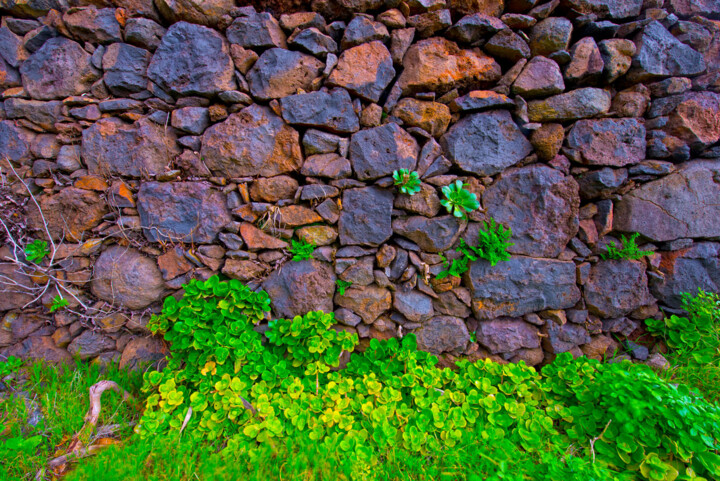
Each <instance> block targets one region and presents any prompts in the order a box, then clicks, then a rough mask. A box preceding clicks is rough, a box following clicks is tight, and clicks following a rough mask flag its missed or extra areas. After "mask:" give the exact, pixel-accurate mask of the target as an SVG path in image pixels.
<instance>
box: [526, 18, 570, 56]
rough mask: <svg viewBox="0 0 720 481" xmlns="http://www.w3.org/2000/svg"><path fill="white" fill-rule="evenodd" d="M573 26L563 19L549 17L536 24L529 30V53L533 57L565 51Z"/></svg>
mask: <svg viewBox="0 0 720 481" xmlns="http://www.w3.org/2000/svg"><path fill="white" fill-rule="evenodd" d="M572 31H573V25H572V22H571V21H570V20H568V19H567V18H563V17H549V18H546V19H544V20H541V21H539V22H538V23H536V24H535V25H534V26H533V28H532V30H530V51H531V52H532V54H533V56H536V55H546V56H547V55H550V54H552V53H554V52H558V51H560V50H567V49H568V45H569V44H570V37H571V35H572Z"/></svg>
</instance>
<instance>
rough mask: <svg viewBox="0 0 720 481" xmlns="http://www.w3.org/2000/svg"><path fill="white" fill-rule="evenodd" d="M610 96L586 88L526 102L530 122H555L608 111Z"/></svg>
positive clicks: (595, 89) (601, 91) (597, 90)
mask: <svg viewBox="0 0 720 481" xmlns="http://www.w3.org/2000/svg"><path fill="white" fill-rule="evenodd" d="M610 105H611V97H610V94H609V93H608V92H607V91H605V90H602V89H598V88H593V87H586V88H582V89H576V90H572V91H570V92H566V93H564V94H559V95H553V96H552V97H548V98H546V99H543V100H531V101H530V102H528V118H529V119H530V122H555V121H563V122H564V121H567V120H578V119H585V118H588V117H595V116H596V115H600V114H604V113H606V112H608V111H609V110H610Z"/></svg>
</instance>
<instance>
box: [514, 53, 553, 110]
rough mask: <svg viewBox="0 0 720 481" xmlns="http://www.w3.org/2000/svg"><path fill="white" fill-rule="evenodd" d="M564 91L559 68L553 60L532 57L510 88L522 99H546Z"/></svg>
mask: <svg viewBox="0 0 720 481" xmlns="http://www.w3.org/2000/svg"><path fill="white" fill-rule="evenodd" d="M563 90H565V83H564V82H563V76H562V73H561V72H560V67H559V66H558V64H557V63H556V62H555V61H554V60H550V59H549V58H545V57H541V56H538V57H533V58H532V60H530V61H529V62H528V63H527V64H526V65H525V68H524V69H523V70H522V72H520V75H518V78H517V79H516V80H515V82H514V83H513V86H512V92H513V93H514V94H517V95H521V96H522V97H523V98H527V99H530V98H535V97H546V96H548V95H553V94H558V93H560V92H562V91H563Z"/></svg>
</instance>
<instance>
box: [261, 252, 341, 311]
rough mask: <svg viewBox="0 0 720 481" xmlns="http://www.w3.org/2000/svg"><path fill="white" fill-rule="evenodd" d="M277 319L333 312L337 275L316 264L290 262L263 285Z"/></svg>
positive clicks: (324, 265)
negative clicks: (311, 313) (312, 312)
mask: <svg viewBox="0 0 720 481" xmlns="http://www.w3.org/2000/svg"><path fill="white" fill-rule="evenodd" d="M263 289H264V290H265V291H266V292H267V293H268V295H269V296H270V298H271V299H272V300H273V303H272V309H273V312H274V313H275V315H276V316H279V317H287V318H290V319H292V318H293V317H295V316H302V315H305V314H306V313H308V312H310V311H324V312H332V311H333V294H334V293H335V273H334V272H333V270H332V267H331V266H330V265H329V264H327V263H325V262H320V261H316V260H306V261H299V262H288V263H286V264H284V265H283V266H282V267H281V268H280V269H278V270H276V271H273V272H272V273H271V274H270V276H269V277H268V278H267V279H266V280H265V282H263Z"/></svg>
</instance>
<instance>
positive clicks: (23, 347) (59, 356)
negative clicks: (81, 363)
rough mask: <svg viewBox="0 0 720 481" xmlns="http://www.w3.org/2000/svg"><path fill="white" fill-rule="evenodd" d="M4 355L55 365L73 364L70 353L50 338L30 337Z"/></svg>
mask: <svg viewBox="0 0 720 481" xmlns="http://www.w3.org/2000/svg"><path fill="white" fill-rule="evenodd" d="M4 355H6V356H8V357H9V356H15V357H19V358H20V359H37V360H43V361H46V362H51V363H55V364H60V363H70V362H72V356H71V355H70V353H69V352H67V351H66V350H65V349H61V348H59V347H57V346H56V345H55V342H54V341H53V338H52V337H50V336H33V337H28V338H27V339H25V340H24V341H23V342H21V343H19V344H15V345H14V346H12V347H10V348H9V349H8V350H7V351H5V352H4Z"/></svg>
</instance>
